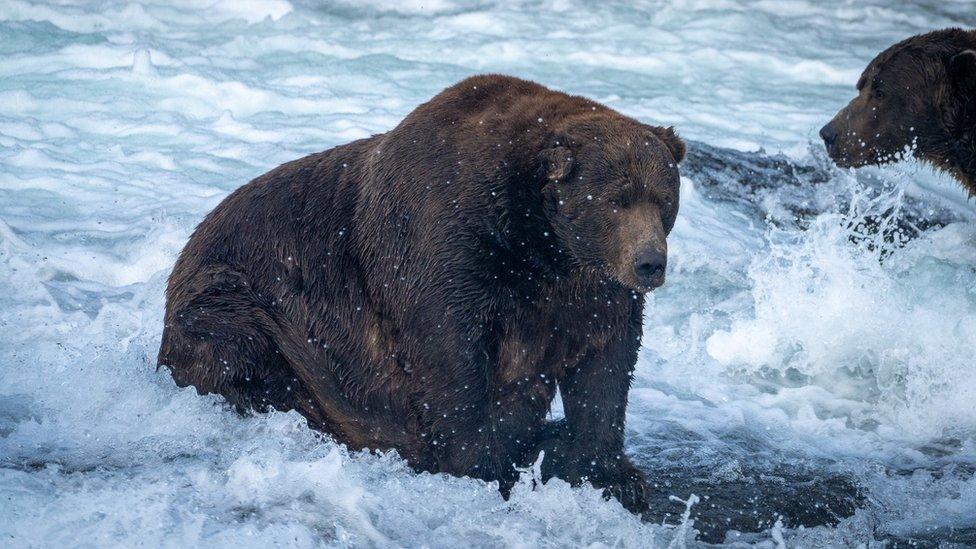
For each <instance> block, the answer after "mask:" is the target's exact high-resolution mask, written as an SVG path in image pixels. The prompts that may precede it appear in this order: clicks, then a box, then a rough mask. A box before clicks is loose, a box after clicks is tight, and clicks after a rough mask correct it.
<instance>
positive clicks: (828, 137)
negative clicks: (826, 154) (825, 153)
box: [820, 124, 837, 148]
mask: <svg viewBox="0 0 976 549" xmlns="http://www.w3.org/2000/svg"><path fill="white" fill-rule="evenodd" d="M820 139H823V142H824V145H826V146H827V148H830V147H832V146H833V145H834V143H836V142H837V132H836V131H835V130H834V128H832V127H831V126H830V124H827V125H826V126H824V127H822V128H820Z"/></svg>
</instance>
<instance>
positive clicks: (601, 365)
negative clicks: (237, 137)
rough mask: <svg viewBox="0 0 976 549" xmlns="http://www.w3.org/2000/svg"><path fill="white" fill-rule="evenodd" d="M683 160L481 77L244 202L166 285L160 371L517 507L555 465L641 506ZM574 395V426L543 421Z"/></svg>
mask: <svg viewBox="0 0 976 549" xmlns="http://www.w3.org/2000/svg"><path fill="white" fill-rule="evenodd" d="M683 156H684V145H683V144H682V142H681V141H680V140H679V139H678V138H677V137H676V136H675V135H674V133H673V132H672V131H671V130H670V129H663V128H657V127H651V126H647V125H644V124H641V123H639V122H637V121H635V120H632V119H630V118H626V117H624V116H622V115H620V114H618V113H616V112H614V111H612V110H610V109H608V108H606V107H604V106H602V105H599V104H597V103H594V102H592V101H589V100H586V99H583V98H579V97H571V96H568V95H565V94H562V93H558V92H554V91H550V90H548V89H546V88H544V87H542V86H539V85H537V84H534V83H531V82H526V81H523V80H518V79H515V78H510V77H504V76H493V75H488V76H479V77H473V78H469V79H467V80H464V81H463V82H461V83H459V84H457V85H455V86H453V87H450V88H448V89H446V90H445V91H443V92H441V93H440V94H439V95H437V96H436V97H434V98H433V99H432V100H430V101H429V102H427V103H425V104H423V105H421V106H419V107H418V108H417V109H416V110H414V111H413V112H412V113H411V114H410V115H408V116H407V117H406V119H405V120H404V121H403V122H402V123H401V124H400V125H399V126H397V127H396V128H394V129H393V130H391V131H390V132H388V133H385V134H381V135H376V136H374V137H371V138H369V139H363V140H360V141H355V142H353V143H350V144H348V145H343V146H340V147H336V148H334V149H331V150H328V151H325V152H322V153H317V154H313V155H311V156H308V157H305V158H302V159H300V160H296V161H294V162H290V163H288V164H285V165H283V166H280V167H278V168H276V169H274V170H272V171H271V172H269V173H267V174H265V175H263V176H261V177H259V178H257V179H255V180H254V181H252V182H250V183H248V184H247V185H245V186H244V187H242V188H240V189H238V190H237V191H235V192H234V193H232V194H231V195H230V196H228V197H227V199H226V200H224V201H223V202H222V203H221V204H220V205H219V206H218V207H217V208H216V209H215V210H214V211H213V212H212V213H211V214H210V215H208V216H207V218H206V219H205V220H204V221H203V222H202V223H201V224H200V226H199V227H198V228H197V230H196V231H195V232H194V233H193V236H192V237H191V238H190V241H189V243H188V244H187V246H186V248H185V249H184V250H183V253H182V254H181V255H180V258H179V260H178V261H177V264H176V267H175V268H174V270H173V273H172V275H171V277H170V282H169V289H168V292H167V297H168V299H167V306H166V319H165V330H164V332H163V342H162V348H161V349H160V352H159V364H160V365H163V366H166V367H168V368H169V369H170V370H171V371H172V374H173V377H174V378H175V380H176V382H177V383H178V384H179V385H180V386H187V385H193V386H195V387H196V388H197V390H198V391H200V392H201V393H219V394H221V395H223V396H225V397H226V398H227V400H228V401H230V402H231V403H232V404H234V405H235V406H237V407H238V408H239V409H241V410H247V409H258V410H266V409H268V408H276V409H279V410H290V409H295V410H298V411H299V412H301V413H302V414H304V415H305V416H306V417H307V418H308V420H309V422H310V423H311V424H312V425H313V426H314V427H316V428H319V429H322V430H324V431H326V432H328V433H331V434H332V435H333V436H335V438H336V439H337V440H339V441H341V442H343V443H346V444H347V445H349V446H350V447H351V448H354V449H359V448H372V449H382V450H385V449H395V450H397V451H398V452H399V453H400V455H401V456H402V457H403V458H404V459H406V460H407V461H408V462H409V463H410V464H411V465H412V466H413V467H415V468H417V469H419V470H427V471H443V472H448V473H452V474H455V475H470V476H473V477H478V478H482V479H486V480H499V481H501V485H502V488H503V490H504V489H505V487H506V486H509V485H510V484H511V482H512V481H513V479H514V478H515V470H514V468H513V465H514V464H522V463H525V462H526V461H527V460H531V459H532V458H534V457H535V455H537V454H538V451H539V450H540V449H546V450H547V451H548V453H547V455H548V456H549V457H548V458H547V459H546V460H545V461H544V465H543V469H544V473H545V475H546V476H559V477H562V478H565V479H567V480H570V481H573V482H577V483H578V482H581V481H582V480H583V479H584V478H586V479H589V480H590V481H591V482H593V483H594V484H595V485H596V486H599V487H604V488H606V489H607V492H608V493H612V494H614V495H616V496H617V497H618V498H620V499H621V501H622V502H623V503H624V504H625V505H626V506H627V507H628V508H630V509H632V510H634V511H640V510H642V509H643V508H644V507H645V505H646V504H645V494H646V490H647V486H646V484H645V482H644V480H643V476H642V475H641V474H640V472H638V471H637V470H636V469H635V468H634V467H633V466H631V465H630V462H629V461H628V460H627V458H626V457H625V456H624V454H623V440H624V431H623V426H624V409H625V407H626V404H627V392H628V389H629V385H630V379H631V373H632V371H633V369H634V363H635V361H636V359H637V350H638V347H639V341H640V337H641V320H642V311H643V307H644V296H643V292H646V291H649V290H650V289H651V288H653V287H655V286H658V285H660V284H661V283H663V267H664V261H665V257H666V256H665V254H666V247H665V245H666V243H665V237H666V235H667V234H668V232H669V231H670V230H671V227H672V225H673V223H674V220H675V216H676V214H677V209H678V202H677V201H678V172H677V167H676V163H677V162H678V161H680V160H681V158H682V157H683ZM557 386H558V387H559V389H560V391H561V394H562V397H563V402H564V407H565V410H566V420H565V422H561V423H560V424H558V425H548V426H547V425H546V421H545V417H546V414H547V412H548V410H549V407H550V403H551V402H552V399H553V397H554V394H555V391H556V388H557Z"/></svg>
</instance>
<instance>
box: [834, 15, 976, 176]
mask: <svg viewBox="0 0 976 549" xmlns="http://www.w3.org/2000/svg"><path fill="white" fill-rule="evenodd" d="M857 89H858V96H857V97H855V98H854V99H853V100H852V101H851V102H850V104H849V105H847V106H846V107H844V108H843V109H842V110H841V111H840V112H839V113H837V116H835V117H834V119H833V120H831V121H830V123H828V124H827V125H826V126H824V128H823V129H822V130H821V131H820V135H821V137H823V139H824V142H825V143H826V145H827V151H828V153H829V154H830V156H831V158H832V159H833V160H834V161H835V162H836V163H837V164H838V165H840V166H842V167H857V166H863V165H867V164H881V163H884V162H889V161H892V160H895V159H897V158H898V157H899V155H900V153H901V152H902V151H903V150H904V149H905V148H906V147H911V146H914V147H915V151H914V154H915V155H916V156H917V157H918V158H920V159H922V160H925V161H928V162H930V163H931V164H933V165H934V166H936V167H937V168H939V169H942V170H945V171H947V172H949V173H951V174H952V175H953V176H955V177H956V178H957V179H958V180H959V181H960V182H961V183H962V184H963V185H964V186H965V187H966V189H968V190H969V192H970V193H971V194H974V193H976V31H965V30H961V29H946V30H941V31H936V32H931V33H928V34H922V35H919V36H914V37H912V38H909V39H907V40H905V41H903V42H899V43H898V44H895V45H894V46H891V47H890V48H888V49H887V50H885V51H883V52H882V53H881V54H880V55H878V56H877V57H876V58H875V59H874V60H873V61H871V63H870V64H869V65H868V67H867V68H866V69H865V70H864V73H863V74H862V75H861V78H860V80H859V81H858V83H857Z"/></svg>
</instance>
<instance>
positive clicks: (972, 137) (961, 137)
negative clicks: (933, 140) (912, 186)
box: [942, 99, 976, 196]
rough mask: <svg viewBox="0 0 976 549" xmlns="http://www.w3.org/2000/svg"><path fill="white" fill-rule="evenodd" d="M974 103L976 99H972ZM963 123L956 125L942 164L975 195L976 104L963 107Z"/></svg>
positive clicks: (971, 194)
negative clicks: (947, 152)
mask: <svg viewBox="0 0 976 549" xmlns="http://www.w3.org/2000/svg"><path fill="white" fill-rule="evenodd" d="M974 103H976V99H974ZM964 110H965V111H967V112H965V113H964V118H965V123H963V124H959V125H958V126H956V128H955V131H954V132H953V133H954V134H955V135H953V136H952V137H953V139H952V144H951V145H950V149H949V154H948V155H947V156H948V157H947V158H946V159H945V161H944V165H943V166H942V167H943V168H944V169H946V170H947V171H948V172H950V173H951V174H952V175H953V176H954V177H955V178H956V179H958V180H959V182H960V183H962V185H963V186H964V187H965V188H966V190H967V191H969V194H970V196H976V104H973V105H969V106H967V107H966V108H964Z"/></svg>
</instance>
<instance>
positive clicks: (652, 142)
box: [539, 116, 685, 292]
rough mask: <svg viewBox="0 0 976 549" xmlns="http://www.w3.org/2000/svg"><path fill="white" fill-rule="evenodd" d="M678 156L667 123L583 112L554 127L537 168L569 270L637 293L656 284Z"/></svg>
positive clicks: (674, 211) (678, 144)
mask: <svg viewBox="0 0 976 549" xmlns="http://www.w3.org/2000/svg"><path fill="white" fill-rule="evenodd" d="M684 155H685V145H684V143H683V142H682V141H681V139H679V138H678V136H676V135H675V133H674V130H673V129H672V128H659V127H654V126H647V125H644V124H640V123H638V122H636V121H634V120H631V119H629V118H625V117H622V116H620V117H607V116H593V117H583V118H579V119H575V120H572V121H568V122H567V124H565V125H564V126H562V127H561V128H559V129H558V130H557V131H556V132H554V133H553V134H552V135H551V136H550V137H549V138H548V141H547V143H546V146H545V148H544V149H543V150H542V152H541V153H540V154H539V166H540V172H541V173H540V175H541V178H542V180H543V182H544V186H543V191H542V192H543V202H544V206H545V212H546V216H547V218H548V220H549V223H550V225H551V226H552V228H553V230H554V231H555V233H556V237H558V238H559V240H560V242H561V244H562V247H563V250H562V252H563V253H564V254H566V255H568V256H569V259H570V260H571V262H572V263H573V264H574V265H575V266H576V267H578V268H581V269H584V270H587V271H589V272H591V273H595V274H596V275H597V276H601V277H609V278H611V279H613V280H616V281H617V282H619V283H620V284H622V285H624V286H626V287H628V288H631V289H633V290H635V291H638V292H648V291H650V290H653V289H654V288H656V287H658V286H660V285H661V284H663V283H664V272H665V267H666V265H667V257H668V256H667V254H668V245H667V240H666V238H667V236H668V234H669V233H670V232H671V228H672V227H673V226H674V222H675V218H676V217H677V215H678V187H679V177H678V163H679V162H680V161H681V160H682V159H683V158H684Z"/></svg>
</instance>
